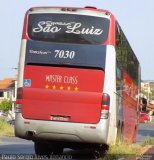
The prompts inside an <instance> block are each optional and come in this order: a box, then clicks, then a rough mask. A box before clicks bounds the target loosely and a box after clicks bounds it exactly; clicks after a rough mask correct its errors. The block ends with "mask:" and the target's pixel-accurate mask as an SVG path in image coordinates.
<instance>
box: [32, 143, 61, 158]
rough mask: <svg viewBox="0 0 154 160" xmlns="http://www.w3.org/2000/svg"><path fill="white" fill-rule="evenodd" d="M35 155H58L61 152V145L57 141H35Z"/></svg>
mask: <svg viewBox="0 0 154 160" xmlns="http://www.w3.org/2000/svg"><path fill="white" fill-rule="evenodd" d="M34 148H35V153H36V155H45V156H46V157H50V155H60V154H62V153H63V146H62V145H60V144H57V143H52V142H51V144H50V143H46V142H35V144H34Z"/></svg>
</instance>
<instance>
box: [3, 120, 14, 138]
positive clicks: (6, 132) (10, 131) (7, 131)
mask: <svg viewBox="0 0 154 160" xmlns="http://www.w3.org/2000/svg"><path fill="white" fill-rule="evenodd" d="M0 136H14V128H13V127H12V126H10V125H9V124H8V123H7V122H5V121H4V120H2V119H0Z"/></svg>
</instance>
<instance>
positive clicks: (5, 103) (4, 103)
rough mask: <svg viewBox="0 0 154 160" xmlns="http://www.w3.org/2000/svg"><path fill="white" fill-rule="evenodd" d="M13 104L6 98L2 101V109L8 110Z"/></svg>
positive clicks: (0, 107) (0, 108)
mask: <svg viewBox="0 0 154 160" xmlns="http://www.w3.org/2000/svg"><path fill="white" fill-rule="evenodd" d="M11 106H12V102H11V101H10V100H7V99H4V100H3V101H2V102H1V103H0V110H3V111H8V110H9V109H10V108H11Z"/></svg>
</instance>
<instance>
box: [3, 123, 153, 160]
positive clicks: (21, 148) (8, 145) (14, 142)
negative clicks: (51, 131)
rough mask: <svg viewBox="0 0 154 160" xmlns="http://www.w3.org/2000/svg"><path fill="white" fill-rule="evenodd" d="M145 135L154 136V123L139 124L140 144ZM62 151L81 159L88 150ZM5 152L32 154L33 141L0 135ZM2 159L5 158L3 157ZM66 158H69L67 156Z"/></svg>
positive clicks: (85, 156)
mask: <svg viewBox="0 0 154 160" xmlns="http://www.w3.org/2000/svg"><path fill="white" fill-rule="evenodd" d="M147 136H152V137H154V123H146V124H144V123H140V124H139V127H138V138H137V143H138V144H141V143H142V142H143V140H144V139H145V138H146V137H147ZM64 153H65V155H66V156H69V155H75V156H76V157H77V158H76V159H78V155H79V157H82V159H83V158H85V159H86V158H87V159H88V157H87V155H88V151H87V153H85V151H84V152H81V151H80V152H74V151H72V150H69V149H65V150H64ZM7 154H15V155H16V156H18V155H20V154H21V155H23V154H24V155H26V154H28V155H33V154H35V152H34V145H33V142H32V141H27V140H23V139H20V138H16V137H0V155H4V156H5V155H7ZM3 159H5V157H4V158H3ZM11 159H13V158H11ZM67 159H69V158H68V157H67Z"/></svg>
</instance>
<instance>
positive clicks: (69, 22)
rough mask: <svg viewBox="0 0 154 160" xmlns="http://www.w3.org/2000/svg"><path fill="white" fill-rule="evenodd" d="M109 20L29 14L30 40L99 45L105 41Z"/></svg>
mask: <svg viewBox="0 0 154 160" xmlns="http://www.w3.org/2000/svg"><path fill="white" fill-rule="evenodd" d="M108 30H109V19H107V18H103V17H94V16H87V15H75V14H30V15H29V21H28V35H29V37H30V38H31V39H32V40H37V41H49V42H56V43H76V44H101V43H103V42H104V41H106V39H107V36H108Z"/></svg>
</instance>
